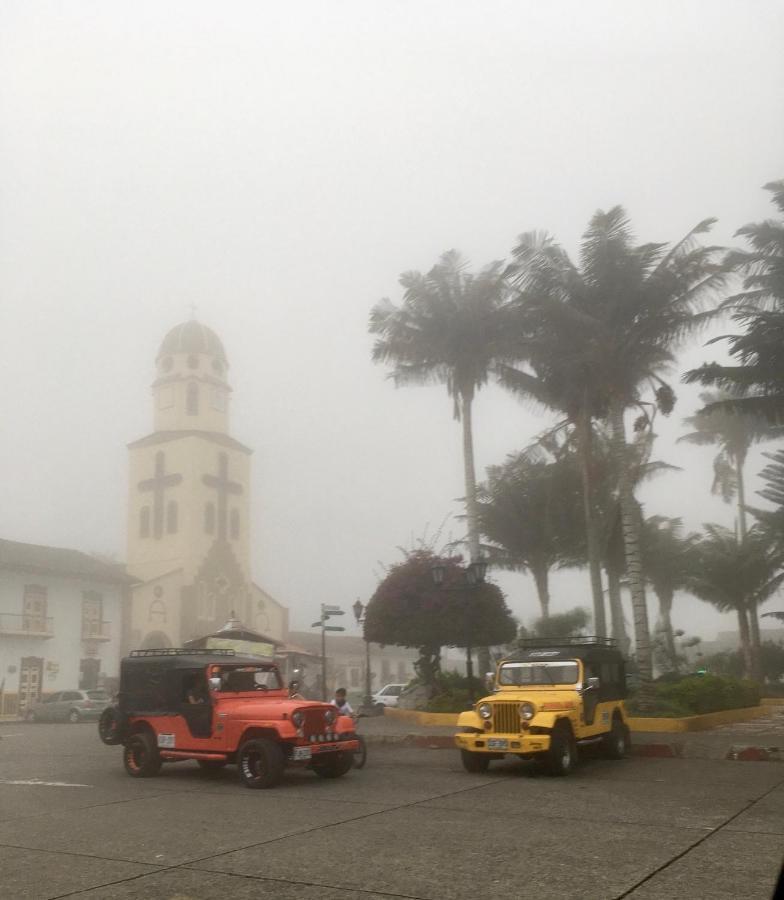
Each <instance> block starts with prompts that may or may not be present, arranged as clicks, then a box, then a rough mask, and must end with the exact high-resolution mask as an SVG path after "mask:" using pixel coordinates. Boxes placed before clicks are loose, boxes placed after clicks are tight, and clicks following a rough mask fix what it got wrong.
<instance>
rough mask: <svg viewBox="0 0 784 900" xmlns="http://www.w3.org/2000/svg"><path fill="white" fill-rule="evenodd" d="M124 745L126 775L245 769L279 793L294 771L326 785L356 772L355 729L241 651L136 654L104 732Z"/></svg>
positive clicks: (257, 784) (253, 784) (245, 777)
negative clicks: (169, 766)
mask: <svg viewBox="0 0 784 900" xmlns="http://www.w3.org/2000/svg"><path fill="white" fill-rule="evenodd" d="M98 733H99V735H100V737H101V740H102V741H103V742H104V743H105V744H122V747H123V763H124V765H125V771H126V772H127V773H128V774H129V775H131V776H132V777H134V778H150V777H152V776H154V775H157V774H158V773H159V772H160V770H161V767H162V765H163V764H164V763H172V762H180V761H182V760H189V759H190V760H195V761H196V762H197V763H198V764H199V766H201V768H202V769H206V770H214V769H222V768H223V767H224V766H226V765H236V766H237V770H238V772H239V776H240V779H241V780H242V782H243V783H244V784H245V786H246V787H249V788H271V787H274V786H275V785H276V784H279V783H280V782H281V781H282V780H283V774H284V770H285V768H286V766H299V767H303V768H309V769H311V770H312V771H313V772H315V773H316V775H319V776H320V777H321V778H339V777H340V776H341V775H345V774H346V773H347V772H348V771H349V769H351V767H352V765H353V762H354V753H355V751H357V750H358V749H359V742H358V741H357V737H356V733H355V725H354V720H353V719H352V718H351V716H343V715H340V713H339V712H338V711H337V709H335V707H334V706H332V705H331V704H328V703H321V702H319V701H313V700H303V699H302V698H293V697H290V696H289V691H288V689H287V688H286V686H285V685H284V684H283V681H282V679H281V677H280V672H279V671H278V667H277V666H276V665H275V663H274V662H273V661H272V660H265V659H263V658H261V657H251V656H238V655H236V654H235V653H234V651H233V650H185V649H180V648H171V649H162V650H133V651H132V652H131V654H130V656H128V657H126V658H125V659H123V660H122V662H121V664H120V692H119V702H118V704H117V705H116V706H115V705H112V706H109V707H107V708H106V709H105V710H104V712H103V714H102V716H101V720H100V722H99V724H98Z"/></svg>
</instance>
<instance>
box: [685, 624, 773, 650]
mask: <svg viewBox="0 0 784 900" xmlns="http://www.w3.org/2000/svg"><path fill="white" fill-rule="evenodd" d="M767 621H770V619H768V620H767ZM760 640H761V641H762V642H763V643H764V642H765V641H772V642H773V643H776V644H781V643H784V628H765V627H764V625H762V626H761V627H760ZM739 647H740V635H739V633H738V632H737V631H720V632H719V633H718V634H717V635H716V637H715V639H714V640H712V641H700V643H699V644H697V645H696V646H695V647H692V648H691V651H690V654H691V656H696V654H698V653H701V654H702V655H703V656H711V655H712V654H713V653H723V652H724V651H725V650H737V649H738V648H739Z"/></svg>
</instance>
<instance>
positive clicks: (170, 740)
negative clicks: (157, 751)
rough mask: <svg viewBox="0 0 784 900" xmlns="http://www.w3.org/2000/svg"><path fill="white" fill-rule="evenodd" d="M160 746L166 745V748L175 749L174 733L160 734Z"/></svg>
mask: <svg viewBox="0 0 784 900" xmlns="http://www.w3.org/2000/svg"><path fill="white" fill-rule="evenodd" d="M158 746H159V747H164V748H165V749H166V750H174V735H173V734H159V735H158Z"/></svg>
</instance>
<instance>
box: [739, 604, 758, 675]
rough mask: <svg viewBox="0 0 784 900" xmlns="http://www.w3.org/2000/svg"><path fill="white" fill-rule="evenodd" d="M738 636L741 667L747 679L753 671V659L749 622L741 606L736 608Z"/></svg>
mask: <svg viewBox="0 0 784 900" xmlns="http://www.w3.org/2000/svg"><path fill="white" fill-rule="evenodd" d="M738 634H739V635H740V652H741V656H742V657H743V665H744V667H745V670H746V677H747V678H749V677H751V674H752V672H753V669H754V658H753V656H752V652H751V639H750V636H749V620H748V618H747V617H746V610H745V609H744V608H743V607H742V606H738Z"/></svg>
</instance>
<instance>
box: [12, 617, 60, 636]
mask: <svg viewBox="0 0 784 900" xmlns="http://www.w3.org/2000/svg"><path fill="white" fill-rule="evenodd" d="M0 636H3V637H28V638H51V637H54V631H53V630H52V617H51V616H36V615H30V614H29V613H22V614H19V613H0Z"/></svg>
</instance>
